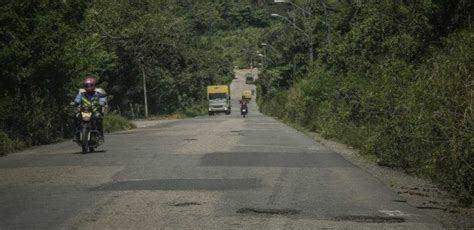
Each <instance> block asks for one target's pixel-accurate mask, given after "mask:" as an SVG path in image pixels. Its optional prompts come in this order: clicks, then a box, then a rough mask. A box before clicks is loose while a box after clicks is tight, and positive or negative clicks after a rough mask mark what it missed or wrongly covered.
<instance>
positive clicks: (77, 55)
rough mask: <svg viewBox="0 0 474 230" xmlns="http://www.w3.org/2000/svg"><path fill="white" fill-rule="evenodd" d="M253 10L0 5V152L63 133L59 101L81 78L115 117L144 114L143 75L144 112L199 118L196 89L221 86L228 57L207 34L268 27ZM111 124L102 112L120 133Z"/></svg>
mask: <svg viewBox="0 0 474 230" xmlns="http://www.w3.org/2000/svg"><path fill="white" fill-rule="evenodd" d="M262 4H263V2H262V1H248V2H245V1H241V2H238V3H236V2H235V1H222V2H218V1H216V2H214V1H184V0H176V1H169V0H134V1H129V0H100V1H99V0H97V1H96V0H87V1H82V0H68V1H60V0H46V1H13V0H12V1H8V0H7V1H4V3H2V5H1V6H0V10H1V12H2V13H1V14H0V22H1V28H0V37H1V39H0V49H1V50H0V71H1V76H2V80H1V83H0V92H1V94H0V111H1V112H2V114H3V116H2V117H1V118H0V130H1V131H0V145H1V146H0V155H1V154H4V153H7V152H11V151H13V150H15V149H19V148H21V147H22V146H30V145H38V144H44V143H50V142H52V141H55V140H59V139H61V138H64V137H67V136H69V135H70V134H71V131H72V130H73V127H71V124H72V122H71V121H72V117H71V114H72V109H71V108H70V106H69V103H70V102H71V101H72V99H73V97H74V96H75V94H76V93H77V90H78V88H79V87H81V84H80V83H81V81H82V80H83V79H84V78H85V76H89V75H92V76H95V77H96V78H98V80H99V87H102V88H104V89H105V91H106V92H107V94H108V99H109V109H110V110H112V111H115V112H116V113H117V114H120V115H122V116H127V117H141V116H143V115H144V111H145V110H144V97H143V94H144V90H143V78H145V79H146V84H147V98H148V107H149V110H150V113H152V114H166V113H176V112H178V113H182V114H186V115H190V116H191V115H197V114H203V113H205V112H206V111H205V110H204V109H203V101H204V99H205V89H206V85H208V84H220V83H229V82H230V81H231V79H232V77H233V76H232V75H233V69H232V68H233V63H232V61H233V58H235V55H232V54H231V53H233V51H232V52H229V50H227V46H225V45H222V44H220V45H214V44H212V43H214V42H215V41H214V40H209V39H207V38H210V37H212V36H213V35H212V34H213V33H233V32H232V31H233V30H245V29H248V28H249V27H264V26H268V23H269V21H270V20H269V16H268V15H267V14H266V13H264V12H263V11H262V10H260V9H259V8H258V7H255V6H259V5H262ZM221 31H225V32H221ZM206 41H207V42H208V43H207V44H206ZM209 42H210V43H211V44H209ZM241 43H243V42H241ZM119 120H121V119H120V118H118V117H117V116H116V115H111V118H110V119H108V120H106V125H108V126H111V127H112V126H115V125H117V127H124V123H123V122H120V121H119ZM111 122H117V124H112V123H111ZM125 126H126V125H125ZM111 129H112V130H115V129H116V128H109V129H108V130H111Z"/></svg>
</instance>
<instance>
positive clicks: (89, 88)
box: [74, 77, 107, 140]
mask: <svg viewBox="0 0 474 230" xmlns="http://www.w3.org/2000/svg"><path fill="white" fill-rule="evenodd" d="M96 84H97V80H96V79H95V78H93V77H87V78H86V79H85V80H84V82H83V87H84V88H82V89H79V92H78V93H77V96H76V98H75V99H74V105H75V107H76V111H77V114H76V118H78V119H79V117H80V111H81V107H84V106H91V107H92V113H93V118H94V119H95V120H96V121H97V129H98V130H99V132H100V137H101V139H102V140H103V139H104V127H103V124H102V123H103V122H102V119H103V117H104V114H105V106H106V105H107V97H106V94H105V91H104V90H103V89H101V88H96Z"/></svg>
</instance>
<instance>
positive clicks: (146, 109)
mask: <svg viewBox="0 0 474 230" xmlns="http://www.w3.org/2000/svg"><path fill="white" fill-rule="evenodd" d="M140 70H141V72H142V77H143V100H144V102H145V117H148V100H147V96H146V75H145V69H144V68H143V65H140Z"/></svg>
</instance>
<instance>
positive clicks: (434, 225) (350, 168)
mask: <svg viewBox="0 0 474 230" xmlns="http://www.w3.org/2000/svg"><path fill="white" fill-rule="evenodd" d="M244 73H245V71H239V72H237V79H236V80H234V82H233V85H232V88H231V89H232V93H233V100H234V101H233V112H232V114H231V115H217V116H209V117H208V116H205V117H198V118H192V119H183V120H175V121H167V122H161V123H156V124H150V123H149V124H147V125H143V126H140V127H141V128H138V129H135V130H131V131H125V132H121V133H115V134H110V135H108V136H107V137H106V143H105V144H104V145H103V146H102V147H100V148H99V152H95V153H91V154H87V155H82V154H80V153H79V151H80V148H79V147H78V146H76V145H75V144H74V143H72V142H64V143H60V144H55V145H49V146H41V147H37V148H34V149H31V150H28V151H24V152H21V153H16V154H12V155H9V156H7V157H2V158H0V229H1V230H4V229H165V228H166V229H183V228H185V229H186V228H187V229H438V228H440V225H439V224H438V222H437V221H436V220H434V219H432V218H430V217H428V216H425V215H424V214H423V213H421V212H420V211H419V210H417V209H416V208H414V207H412V206H410V205H409V204H407V203H405V202H403V199H402V198H401V197H399V195H397V194H396V193H394V192H392V191H391V190H390V189H388V188H387V187H386V186H385V185H384V184H383V183H381V182H380V181H378V180H377V179H376V178H375V177H373V176H371V175H370V174H369V173H367V172H366V171H364V170H362V169H360V168H358V167H356V166H354V165H352V164H351V163H350V162H348V161H346V160H345V159H344V158H343V157H341V156H340V155H339V154H337V153H334V152H331V151H330V150H328V149H326V148H325V147H323V146H321V145H320V144H318V143H317V142H315V141H314V140H312V138H310V137H308V136H306V135H305V134H303V133H301V132H298V131H296V130H294V129H292V128H290V127H288V126H286V125H284V124H282V123H281V122H279V121H277V120H275V119H273V118H270V117H267V116H264V115H262V114H260V113H259V112H258V111H257V107H256V105H255V100H252V102H251V104H250V106H249V114H248V117H246V118H242V117H241V116H240V113H239V111H238V108H239V107H238V103H237V100H238V99H239V98H240V96H241V93H242V90H243V89H246V88H248V87H251V86H250V85H245V83H244V78H243V74H244Z"/></svg>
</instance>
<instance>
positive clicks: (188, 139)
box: [184, 138, 197, 141]
mask: <svg viewBox="0 0 474 230" xmlns="http://www.w3.org/2000/svg"><path fill="white" fill-rule="evenodd" d="M184 140H185V141H197V139H196V138H186V139H184Z"/></svg>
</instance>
